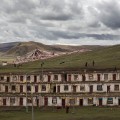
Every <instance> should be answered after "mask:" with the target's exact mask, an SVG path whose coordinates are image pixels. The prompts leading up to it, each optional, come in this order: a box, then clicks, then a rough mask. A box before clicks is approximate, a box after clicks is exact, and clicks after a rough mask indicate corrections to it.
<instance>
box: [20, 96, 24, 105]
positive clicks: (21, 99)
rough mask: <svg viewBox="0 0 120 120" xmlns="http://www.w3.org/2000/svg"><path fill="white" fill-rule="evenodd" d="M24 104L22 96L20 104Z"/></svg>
mask: <svg viewBox="0 0 120 120" xmlns="http://www.w3.org/2000/svg"><path fill="white" fill-rule="evenodd" d="M22 105H23V98H20V106H22Z"/></svg>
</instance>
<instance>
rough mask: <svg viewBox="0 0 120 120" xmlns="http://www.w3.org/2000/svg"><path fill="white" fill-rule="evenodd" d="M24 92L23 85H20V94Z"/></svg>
mask: <svg viewBox="0 0 120 120" xmlns="http://www.w3.org/2000/svg"><path fill="white" fill-rule="evenodd" d="M22 92H23V85H20V93H22Z"/></svg>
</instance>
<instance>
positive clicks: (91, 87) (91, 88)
mask: <svg viewBox="0 0 120 120" xmlns="http://www.w3.org/2000/svg"><path fill="white" fill-rule="evenodd" d="M92 92H93V85H90V93H92Z"/></svg>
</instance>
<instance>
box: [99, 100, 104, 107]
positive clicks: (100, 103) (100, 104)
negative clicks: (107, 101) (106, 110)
mask: <svg viewBox="0 0 120 120" xmlns="http://www.w3.org/2000/svg"><path fill="white" fill-rule="evenodd" d="M102 103H103V102H102V98H99V106H102V105H103V104H102Z"/></svg>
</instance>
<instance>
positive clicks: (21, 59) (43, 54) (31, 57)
mask: <svg viewBox="0 0 120 120" xmlns="http://www.w3.org/2000/svg"><path fill="white" fill-rule="evenodd" d="M56 55H57V54H53V52H47V51H42V50H40V49H35V50H33V51H31V52H29V53H27V54H26V55H25V56H18V57H17V58H16V60H15V61H14V63H15V64H20V63H25V62H29V61H35V60H40V59H47V58H51V57H54V56H56Z"/></svg>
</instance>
